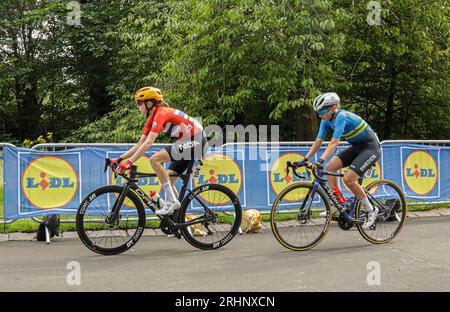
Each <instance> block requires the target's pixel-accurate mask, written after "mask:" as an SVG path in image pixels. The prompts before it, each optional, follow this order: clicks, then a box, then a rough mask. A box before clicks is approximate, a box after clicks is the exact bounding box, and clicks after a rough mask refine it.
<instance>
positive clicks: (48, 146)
mask: <svg viewBox="0 0 450 312" xmlns="http://www.w3.org/2000/svg"><path fill="white" fill-rule="evenodd" d="M134 145H136V144H135V143H40V144H36V145H34V146H33V147H32V148H31V149H32V150H38V149H41V150H43V149H53V151H55V150H56V149H57V148H58V149H63V150H64V149H67V148H73V147H108V146H110V147H131V146H134ZM168 145H172V144H166V143H162V144H155V146H168ZM31 219H32V220H33V221H35V222H37V223H42V220H39V219H38V218H36V217H31ZM156 220H159V219H158V218H157V217H147V221H156ZM130 221H137V219H136V220H133V219H130ZM60 223H75V220H60Z"/></svg>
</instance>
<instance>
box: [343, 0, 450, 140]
mask: <svg viewBox="0 0 450 312" xmlns="http://www.w3.org/2000/svg"><path fill="white" fill-rule="evenodd" d="M346 2H349V1H346ZM349 9H350V11H351V14H352V15H353V16H354V18H353V22H352V23H351V24H350V25H349V27H348V28H347V29H346V34H347V38H348V43H347V44H346V47H347V50H346V53H345V56H344V57H343V61H344V64H345V69H343V70H342V72H343V73H344V75H345V79H346V80H348V81H349V88H347V89H345V90H343V97H344V103H351V104H352V105H351V106H350V107H351V109H353V110H355V111H356V112H358V113H360V114H361V115H363V116H364V117H365V118H366V119H367V120H368V122H369V123H370V124H371V125H373V126H374V128H375V129H376V130H377V132H378V134H379V135H380V137H381V138H384V139H393V138H404V139H406V138H412V139H426V138H436V139H437V138H448V135H447V134H446V133H447V132H448V130H449V129H450V117H449V115H448V113H447V112H448V111H449V109H450V101H449V93H448V86H449V85H450V84H449V74H448V73H449V72H450V71H449V59H448V57H449V48H448V42H449V37H448V35H449V32H450V26H449V25H450V24H449V23H448V20H449V17H450V16H449V12H450V11H449V8H448V5H447V6H446V5H445V1H425V2H424V1H419V0H397V1H384V2H382V4H381V9H382V11H381V23H380V25H373V26H371V25H368V23H367V22H366V19H365V17H366V16H367V14H368V12H369V11H368V10H367V7H366V5H365V4H358V5H355V6H354V7H351V6H350V8H349Z"/></svg>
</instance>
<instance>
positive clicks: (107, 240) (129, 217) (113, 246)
mask: <svg viewBox="0 0 450 312" xmlns="http://www.w3.org/2000/svg"><path fill="white" fill-rule="evenodd" d="M122 190H123V187H121V186H116V185H108V186H104V187H101V188H99V189H97V190H95V191H93V192H92V193H90V194H89V195H88V196H86V198H85V199H84V200H83V201H82V202H81V205H80V207H79V208H78V211H77V216H76V228H77V232H78V236H79V237H80V240H81V241H82V242H83V244H84V245H85V246H86V247H87V248H89V249H90V250H92V251H94V252H96V253H99V254H103V255H115V254H119V253H122V252H124V251H126V250H128V249H130V248H131V247H132V246H134V244H136V242H137V241H138V240H139V238H140V237H141V235H142V233H143V232H144V229H145V210H144V206H143V205H142V202H141V200H140V199H139V197H138V196H137V195H136V194H135V193H133V192H132V191H131V190H128V192H127V194H126V196H125V200H124V201H123V203H122V205H121V207H119V209H120V211H119V217H118V218H117V220H115V222H113V223H110V222H107V218H108V217H109V216H110V215H111V210H112V208H113V206H114V204H115V202H116V201H117V199H118V198H119V195H120V194H121V192H122Z"/></svg>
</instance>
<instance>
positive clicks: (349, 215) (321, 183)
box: [287, 162, 379, 224]
mask: <svg viewBox="0 0 450 312" xmlns="http://www.w3.org/2000/svg"><path fill="white" fill-rule="evenodd" d="M287 166H288V168H289V167H291V168H293V173H294V174H295V175H296V176H297V177H299V178H302V179H304V178H305V177H304V176H300V175H299V174H297V172H296V171H295V169H296V166H294V165H292V164H291V163H290V162H288V163H287ZM288 173H289V169H288ZM312 173H313V175H314V177H315V180H314V182H313V187H312V190H311V191H310V192H308V194H307V195H306V197H305V200H304V201H303V204H302V207H300V211H301V210H303V209H304V208H305V205H306V203H307V202H308V201H309V204H308V207H307V211H310V210H311V205H312V199H313V198H314V196H315V194H316V193H317V189H318V188H319V187H320V188H322V190H323V191H324V192H325V194H327V196H328V199H330V200H331V204H332V205H334V206H335V207H336V208H337V209H338V210H339V212H340V213H341V214H342V216H343V217H344V218H345V220H346V221H347V222H351V223H355V224H363V223H364V220H360V219H355V218H353V216H354V214H355V210H356V204H357V198H356V196H355V195H353V198H352V199H353V202H352V205H351V209H350V211H348V212H347V211H346V209H345V208H344V206H343V205H342V204H341V203H340V202H339V201H338V200H337V198H336V196H335V195H334V194H333V192H332V190H331V189H330V187H329V186H328V184H327V182H328V181H327V180H326V179H324V178H322V176H323V175H331V176H337V177H343V176H344V175H343V174H340V173H333V172H328V171H324V170H319V171H318V172H317V173H316V172H315V171H312ZM308 174H309V173H308ZM358 183H359V185H361V184H362V178H360V179H359V180H358ZM368 196H370V198H369V200H374V201H376V202H378V201H377V200H376V199H375V198H374V197H373V196H372V195H371V194H368ZM310 198H311V200H309V199H310ZM378 203H379V202H378Z"/></svg>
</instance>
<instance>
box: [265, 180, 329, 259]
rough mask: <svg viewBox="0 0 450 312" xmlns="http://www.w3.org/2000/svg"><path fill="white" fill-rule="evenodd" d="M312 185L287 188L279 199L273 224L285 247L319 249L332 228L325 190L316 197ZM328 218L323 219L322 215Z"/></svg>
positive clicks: (301, 183)
mask: <svg viewBox="0 0 450 312" xmlns="http://www.w3.org/2000/svg"><path fill="white" fill-rule="evenodd" d="M312 188H313V184H312V183H307V182H299V183H296V184H293V185H290V186H288V187H287V188H285V189H284V190H283V191H282V192H281V193H280V194H279V195H278V197H277V198H276V199H275V202H274V203H273V206H272V211H271V213H270V225H271V227H272V233H273V235H274V236H275V238H276V240H277V241H278V242H279V243H280V244H281V245H283V246H284V247H286V248H288V249H290V250H295V251H304V250H308V249H311V248H313V247H315V246H317V245H318V244H319V243H320V242H321V241H322V240H323V239H324V237H325V236H326V235H327V233H328V230H329V229H330V226H331V206H330V203H329V201H328V198H327V196H326V194H325V193H324V191H323V190H322V189H317V190H316V192H315V194H312ZM321 211H325V212H326V216H325V217H321V216H320V212H321Z"/></svg>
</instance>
